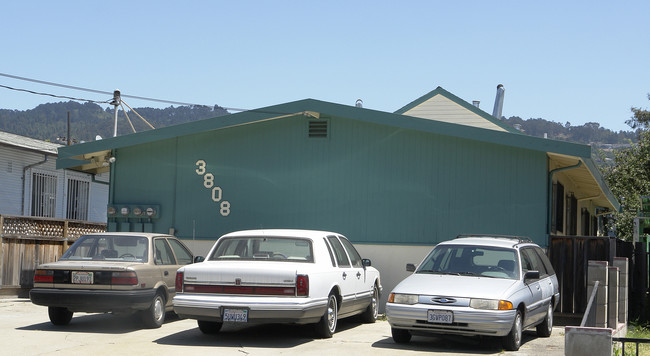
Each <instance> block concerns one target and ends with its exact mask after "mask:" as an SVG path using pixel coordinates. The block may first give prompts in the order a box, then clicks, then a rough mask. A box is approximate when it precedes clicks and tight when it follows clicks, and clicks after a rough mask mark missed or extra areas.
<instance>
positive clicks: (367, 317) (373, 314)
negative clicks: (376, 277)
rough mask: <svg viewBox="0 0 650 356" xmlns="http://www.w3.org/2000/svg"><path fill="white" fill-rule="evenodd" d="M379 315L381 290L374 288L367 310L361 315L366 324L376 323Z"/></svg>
mask: <svg viewBox="0 0 650 356" xmlns="http://www.w3.org/2000/svg"><path fill="white" fill-rule="evenodd" d="M378 314H379V289H377V286H376V285H375V286H373V287H372V299H371V301H370V304H368V307H367V308H366V310H365V311H364V312H363V314H361V320H362V321H363V322H364V323H374V322H375V321H377V315H378Z"/></svg>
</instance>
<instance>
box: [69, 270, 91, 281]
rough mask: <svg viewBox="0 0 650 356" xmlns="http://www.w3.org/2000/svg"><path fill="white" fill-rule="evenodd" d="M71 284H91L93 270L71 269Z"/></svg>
mask: <svg viewBox="0 0 650 356" xmlns="http://www.w3.org/2000/svg"><path fill="white" fill-rule="evenodd" d="M72 283H73V284H93V272H77V271H72Z"/></svg>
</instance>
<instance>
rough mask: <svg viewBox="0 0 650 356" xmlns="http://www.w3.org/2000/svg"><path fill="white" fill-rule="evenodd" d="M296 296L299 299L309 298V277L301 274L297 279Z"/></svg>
mask: <svg viewBox="0 0 650 356" xmlns="http://www.w3.org/2000/svg"><path fill="white" fill-rule="evenodd" d="M296 295H297V296H299V297H307V296H309V276H308V275H306V274H299V275H298V276H297V277H296Z"/></svg>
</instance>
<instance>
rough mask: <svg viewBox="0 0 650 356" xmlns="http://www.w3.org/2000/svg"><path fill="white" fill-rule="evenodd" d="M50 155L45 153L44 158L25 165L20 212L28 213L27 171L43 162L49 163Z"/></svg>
mask: <svg viewBox="0 0 650 356" xmlns="http://www.w3.org/2000/svg"><path fill="white" fill-rule="evenodd" d="M48 157H50V156H49V155H48V154H45V157H44V158H43V160H42V161H40V162H36V163H32V164H30V165H27V166H25V167H23V193H22V195H21V199H20V200H21V202H20V203H21V205H20V213H21V214H23V215H26V214H25V185H26V184H27V182H26V181H25V174H26V173H27V170H28V169H31V168H33V167H36V166H40V165H41V164H44V163H47V160H48Z"/></svg>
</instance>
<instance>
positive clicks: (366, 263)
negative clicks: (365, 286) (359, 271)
mask: <svg viewBox="0 0 650 356" xmlns="http://www.w3.org/2000/svg"><path fill="white" fill-rule="evenodd" d="M361 264H362V265H363V267H370V266H372V262H371V261H370V259H368V258H362V259H361Z"/></svg>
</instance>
